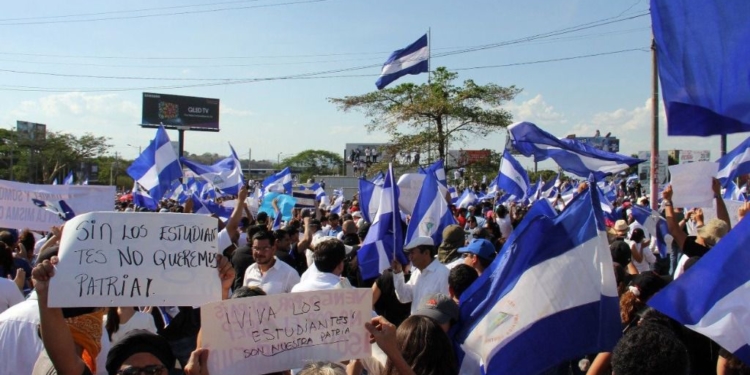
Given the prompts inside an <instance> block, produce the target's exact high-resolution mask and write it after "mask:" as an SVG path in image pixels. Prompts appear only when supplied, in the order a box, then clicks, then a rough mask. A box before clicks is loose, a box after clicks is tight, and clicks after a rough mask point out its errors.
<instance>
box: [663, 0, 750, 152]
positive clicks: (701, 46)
mask: <svg viewBox="0 0 750 375" xmlns="http://www.w3.org/2000/svg"><path fill="white" fill-rule="evenodd" d="M748 14H750V2H748V1H742V0H730V1H693V0H651V27H652V28H653V34H654V39H655V40H656V51H657V54H658V56H659V59H658V64H659V78H660V80H661V91H662V95H664V106H665V107H666V112H667V120H668V121H667V131H668V134H669V135H697V136H703V137H705V136H709V135H720V134H729V133H740V132H748V131H750V110H748V104H747V98H749V97H750V85H748V76H750V65H749V64H747V63H746V62H747V61H750V49H749V48H747V46H748V45H750V22H747V15H748Z"/></svg>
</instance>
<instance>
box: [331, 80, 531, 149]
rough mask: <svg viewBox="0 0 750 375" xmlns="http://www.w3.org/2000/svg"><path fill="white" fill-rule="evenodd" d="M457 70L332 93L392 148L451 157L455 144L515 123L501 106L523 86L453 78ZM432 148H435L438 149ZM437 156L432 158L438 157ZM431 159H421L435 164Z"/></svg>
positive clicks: (338, 103) (340, 105)
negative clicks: (365, 89)
mask: <svg viewBox="0 0 750 375" xmlns="http://www.w3.org/2000/svg"><path fill="white" fill-rule="evenodd" d="M457 78H458V74H457V73H454V72H450V71H448V70H447V69H446V68H444V67H439V68H437V69H436V70H435V71H434V72H433V73H432V78H431V82H430V83H425V84H421V85H415V84H413V83H404V84H401V85H398V86H395V87H392V88H387V89H384V90H380V91H374V92H370V93H367V94H363V95H357V96H346V97H344V98H329V99H328V100H329V101H330V102H331V103H333V104H334V105H336V106H337V107H338V108H339V110H342V111H344V112H347V111H350V110H357V111H360V112H362V113H364V114H365V116H367V117H368V118H369V119H370V123H369V124H367V125H366V126H367V130H368V131H369V132H373V131H377V132H384V133H386V134H388V135H389V136H390V138H391V139H390V141H389V145H388V146H387V152H388V153H389V154H390V156H391V157H392V156H393V155H396V154H397V153H398V152H400V151H403V150H411V151H417V152H420V153H425V152H426V154H427V155H434V156H437V157H438V158H441V159H443V160H446V154H447V151H448V147H449V145H450V144H456V143H464V142H466V141H467V140H470V139H472V138H473V137H486V136H488V135H489V134H491V133H493V132H496V131H499V130H502V129H504V128H506V127H507V126H508V125H510V123H511V120H512V116H511V114H510V113H509V112H508V111H506V110H504V109H501V108H500V105H502V104H503V103H504V102H506V101H509V100H512V99H513V98H514V97H515V96H516V95H517V94H518V93H519V92H520V91H521V90H520V89H518V88H516V87H515V86H510V87H502V86H499V85H496V84H494V83H489V84H486V85H478V84H476V83H475V82H474V81H473V80H466V81H464V83H463V86H456V85H455V84H454V83H453V82H454V81H455V80H456V79H457ZM433 151H435V153H434V154H432V153H433ZM434 156H433V157H434ZM427 159H430V158H424V157H423V158H422V160H421V161H423V163H430V162H432V160H427Z"/></svg>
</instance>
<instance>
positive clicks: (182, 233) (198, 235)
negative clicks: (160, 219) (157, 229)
mask: <svg viewBox="0 0 750 375" xmlns="http://www.w3.org/2000/svg"><path fill="white" fill-rule="evenodd" d="M159 239H160V240H162V241H170V242H173V241H187V242H189V243H193V242H213V241H215V240H216V227H213V228H203V227H200V226H198V225H193V226H186V225H176V226H163V227H161V234H160V235H159Z"/></svg>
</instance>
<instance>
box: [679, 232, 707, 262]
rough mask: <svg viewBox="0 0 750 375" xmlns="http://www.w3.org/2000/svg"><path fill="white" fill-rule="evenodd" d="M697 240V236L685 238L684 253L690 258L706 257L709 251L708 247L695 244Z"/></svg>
mask: <svg viewBox="0 0 750 375" xmlns="http://www.w3.org/2000/svg"><path fill="white" fill-rule="evenodd" d="M696 239H697V237H696V236H687V238H685V243H683V244H682V253H683V254H685V255H687V256H688V257H690V258H692V257H702V256H704V255H706V253H707V252H708V250H709V248H708V247H706V246H703V245H701V244H699V243H697V242H695V240H696Z"/></svg>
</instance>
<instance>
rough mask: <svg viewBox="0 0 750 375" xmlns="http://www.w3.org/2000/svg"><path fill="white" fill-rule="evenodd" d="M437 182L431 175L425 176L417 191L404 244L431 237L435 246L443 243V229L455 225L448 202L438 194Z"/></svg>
mask: <svg viewBox="0 0 750 375" xmlns="http://www.w3.org/2000/svg"><path fill="white" fill-rule="evenodd" d="M438 184H439V182H438V180H437V178H436V177H435V175H433V174H429V173H428V174H427V175H425V178H424V183H423V184H422V189H420V190H419V196H418V197H417V204H416V205H415V206H414V210H413V211H412V214H411V221H409V226H408V227H407V228H406V238H405V239H404V243H405V244H408V243H409V242H411V240H412V239H414V238H416V237H432V241H433V242H434V243H435V244H439V243H442V242H443V229H445V227H447V226H449V225H451V224H456V220H455V219H454V218H453V215H452V214H451V211H450V208H449V207H448V202H446V201H445V197H444V196H442V194H441V193H440V189H439V188H438Z"/></svg>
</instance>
